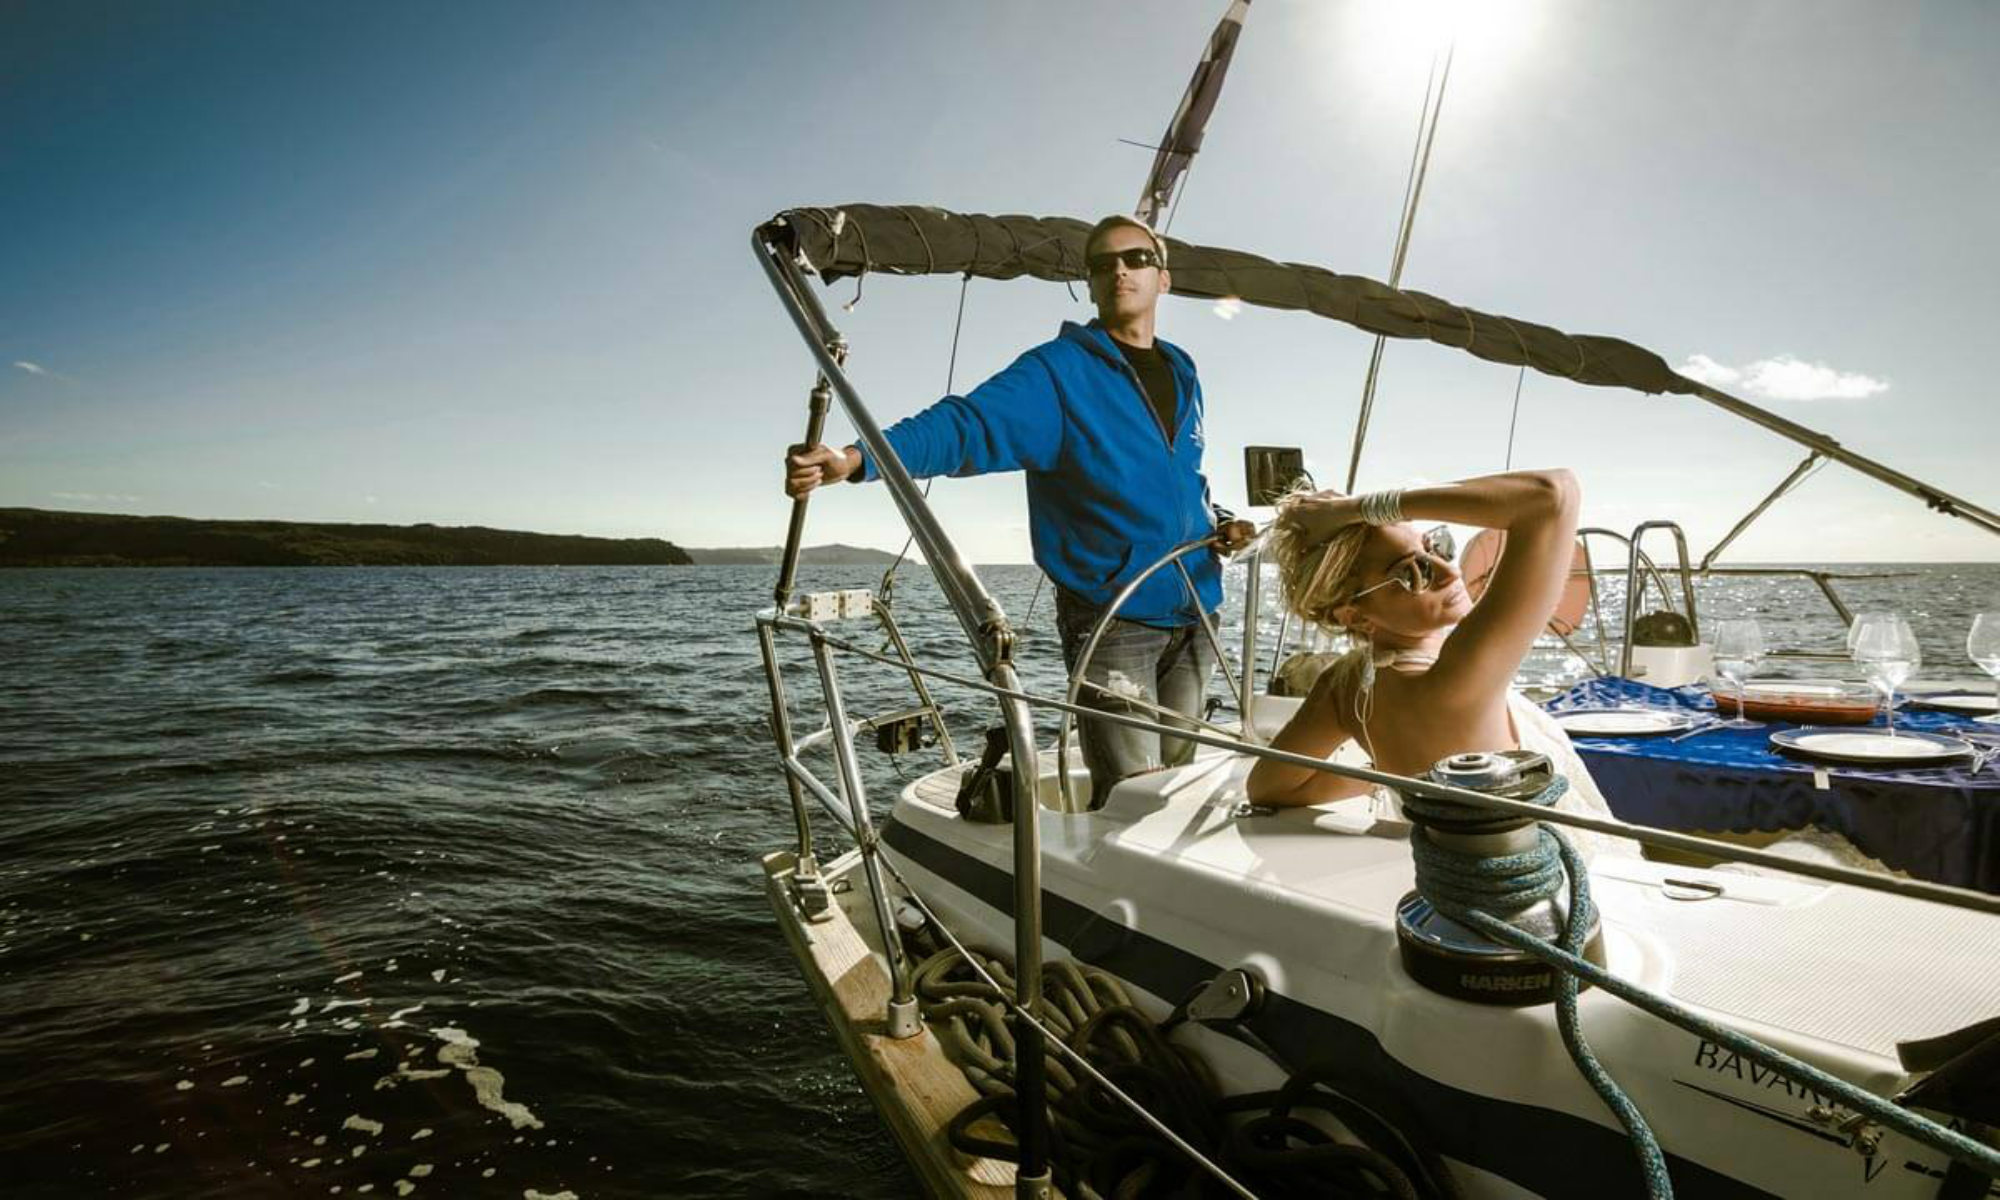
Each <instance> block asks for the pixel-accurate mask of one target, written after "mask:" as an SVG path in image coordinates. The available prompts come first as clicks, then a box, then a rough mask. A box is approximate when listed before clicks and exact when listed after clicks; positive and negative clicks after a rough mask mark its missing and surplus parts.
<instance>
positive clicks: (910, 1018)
mask: <svg viewBox="0 0 2000 1200" xmlns="http://www.w3.org/2000/svg"><path fill="white" fill-rule="evenodd" d="M812 651H813V661H814V662H815V663H816V664H818V666H819V685H820V690H821V691H822V692H824V693H825V694H826V713H827V720H828V724H829V727H830V728H832V730H833V755H834V763H835V764H836V765H837V766H838V767H839V769H840V790H841V791H842V792H843V793H845V794H846V796H847V807H848V811H849V812H850V813H851V814H852V816H853V818H854V839H855V842H856V843H857V844H858V845H859V847H860V850H861V869H862V871H863V872H865V873H866V874H867V876H868V899H869V901H870V902H871V904H872V905H873V907H874V910H875V924H876V925H877V927H878V928H879V929H880V931H881V934H882V948H883V951H884V953H885V954H886V956H887V957H888V959H889V981H890V991H889V1021H888V1033H889V1036H890V1037H893V1038H906V1037H915V1036H916V1035H917V1034H919V1033H922V1032H923V1028H924V1023H923V1019H922V1018H921V1017H919V1016H918V1015H917V993H916V987H915V984H914V981H913V977H914V975H915V969H914V968H913V967H912V966H911V965H910V955H909V952H908V951H907V950H905V949H904V948H903V935H902V931H901V930H900V929H898V928H897V927H896V918H895V917H894V915H892V914H891V913H890V912H889V892H888V889H887V888H886V887H885V886H884V885H883V883H882V864H881V863H880V862H879V861H877V860H876V855H877V854H879V853H881V845H880V840H879V839H878V838H877V837H876V835H875V825H874V822H873V821H872V820H871V819H870V818H869V816H868V792H867V785H866V784H864V783H863V782H862V779H861V762H860V760H859V759H857V758H856V757H855V755H854V736H853V733H852V731H851V729H850V727H849V725H848V724H847V705H846V703H845V702H844V701H843V700H842V699H841V695H840V679H839V676H838V675H837V674H836V673H835V670H836V669H835V667H834V665H833V655H832V654H831V653H829V652H828V650H827V644H826V634H825V633H823V632H820V631H817V630H815V631H814V633H813V636H812Z"/></svg>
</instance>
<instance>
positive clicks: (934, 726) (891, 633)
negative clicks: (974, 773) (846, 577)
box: [870, 596, 958, 767]
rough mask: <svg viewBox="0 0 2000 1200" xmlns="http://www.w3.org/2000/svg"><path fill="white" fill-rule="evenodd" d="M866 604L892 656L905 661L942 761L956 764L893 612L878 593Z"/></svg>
mask: <svg viewBox="0 0 2000 1200" xmlns="http://www.w3.org/2000/svg"><path fill="white" fill-rule="evenodd" d="M870 607H872V608H873V609H874V612H875V619H876V620H877V621H878V622H880V624H881V626H882V632H883V634H885V635H886V636H887V637H888V639H889V641H890V643H891V644H892V645H894V646H895V647H896V657H898V658H900V659H902V660H903V661H904V662H905V663H907V664H909V674H910V686H911V687H912V688H915V689H916V692H917V703H918V704H919V705H921V706H922V709H923V713H922V715H923V716H925V717H926V718H928V719H929V720H930V723H931V730H932V732H934V733H936V734H937V739H938V746H939V748H940V749H942V750H943V751H944V761H945V765H947V766H953V767H955V766H957V765H958V747H957V746H956V745H954V744H953V743H952V740H951V730H950V729H948V728H946V727H945V723H944V712H943V711H942V710H941V709H939V708H938V706H937V701H936V700H933V699H932V698H931V689H930V688H929V687H928V686H927V685H926V684H925V683H924V677H923V676H922V675H921V674H919V673H918V672H917V662H916V659H914V658H912V657H910V644H909V643H908V642H906V641H904V640H903V631H902V629H901V628H900V627H898V626H897V624H896V614H894V613H893V612H890V611H889V606H888V605H886V604H884V603H882V598H881V597H880V596H876V597H875V598H874V601H873V603H872V604H871V606H870ZM899 715H900V714H899Z"/></svg>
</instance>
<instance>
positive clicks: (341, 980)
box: [334, 971, 366, 983]
mask: <svg viewBox="0 0 2000 1200" xmlns="http://www.w3.org/2000/svg"><path fill="white" fill-rule="evenodd" d="M365 973H366V972H363V971H349V972H348V973H347V974H345V975H342V976H341V977H340V978H338V979H336V980H334V982H335V983H347V982H348V981H350V980H354V979H359V978H361V976H362V975H364V974H365Z"/></svg>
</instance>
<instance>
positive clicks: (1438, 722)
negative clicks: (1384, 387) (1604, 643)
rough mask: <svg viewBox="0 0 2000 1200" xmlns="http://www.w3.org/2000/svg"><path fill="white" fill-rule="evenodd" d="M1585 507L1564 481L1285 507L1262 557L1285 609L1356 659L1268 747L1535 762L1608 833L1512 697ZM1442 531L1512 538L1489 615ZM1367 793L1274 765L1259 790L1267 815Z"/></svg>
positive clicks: (1402, 758)
mask: <svg viewBox="0 0 2000 1200" xmlns="http://www.w3.org/2000/svg"><path fill="white" fill-rule="evenodd" d="M1577 505H1578V489H1577V484H1576V479H1575V477H1574V476H1572V475H1571V474H1570V473H1569V472H1568V471H1563V470H1555V471H1512V472H1509V473H1507V474H1504V475H1486V476H1481V477H1480V478H1477V479H1463V480H1460V481H1458V482H1456V483H1448V484H1444V485H1442V486H1439V487H1426V488H1414V489H1411V490H1408V491H1396V492H1375V493H1371V494H1369V495H1365V496H1343V495H1341V494H1339V493H1337V492H1330V491H1329V492H1314V493H1310V494H1300V495H1297V496H1294V497H1292V498H1291V499H1289V500H1287V501H1285V502H1284V503H1282V504H1281V505H1280V508H1279V513H1278V518H1277V521H1276V522H1275V523H1274V525H1273V527H1272V530H1271V533H1270V535H1269V541H1268V543H1267V551H1266V553H1267V554H1268V555H1269V557H1271V558H1272V559H1274V560H1275V561H1276V563H1277V564H1278V572H1279V578H1280V581H1281V585H1282V588H1283V592H1284V597H1285V604H1286V605H1287V607H1289V608H1290V609H1291V610H1292V612H1293V613H1295V614H1296V615H1297V616H1299V617H1300V618H1301V619H1302V620H1305V621H1310V622H1313V623H1315V624H1317V625H1319V626H1321V627H1322V628H1326V629H1333V630H1345V631H1347V632H1348V633H1349V634H1350V635H1352V637H1353V638H1354V639H1355V640H1356V641H1357V642H1358V643H1359V644H1358V646H1357V647H1356V648H1355V649H1353V650H1350V651H1349V652H1348V653H1347V654H1346V655H1344V656H1343V657H1342V658H1341V659H1339V660H1338V661H1336V662H1335V663H1334V664H1333V665H1332V666H1331V667H1329V668H1328V669H1327V671H1326V672H1325V673H1324V674H1322V675H1321V676H1320V678H1319V680H1318V682H1317V683H1315V684H1314V685H1313V687H1312V690H1311V692H1310V693H1309V694H1308V695H1307V696H1306V698H1305V701H1304V703H1303V704H1302V705H1301V706H1300V708H1299V711H1298V713H1297V714H1296V715H1295V716H1293V717H1292V719H1291V721H1290V722H1288V723H1287V724H1286V725H1285V728H1284V729H1283V731H1281V732H1280V733H1279V734H1278V736H1277V738H1276V740H1275V741H1274V742H1273V743H1272V744H1273V745H1274V746H1275V747H1276V748H1278V749H1280V750H1289V751H1292V752H1293V753H1297V754H1306V755H1311V756H1313V757H1316V758H1324V757H1328V756H1330V755H1332V754H1333V753H1334V751H1336V750H1338V749H1339V748H1340V747H1341V746H1342V745H1344V744H1345V743H1346V742H1348V741H1349V740H1355V741H1358V742H1359V743H1360V744H1361V748H1362V749H1363V750H1364V751H1365V752H1366V753H1367V755H1368V757H1369V758H1370V759H1371V760H1372V761H1373V763H1374V764H1375V766H1376V767H1377V768H1378V769H1380V770H1384V771H1391V772H1394V773H1396V774H1399V775H1417V774H1422V773H1423V772H1424V771H1426V770H1428V769H1429V768H1430V767H1431V765H1432V764H1434V763H1436V762H1437V761H1438V760H1439V759H1441V758H1446V757H1448V756H1450V755H1453V754H1460V753H1464V752H1467V751H1475V750H1511V749H1528V750H1533V751H1537V752H1540V753H1543V754H1547V755H1548V756H1549V757H1550V760H1551V763H1552V765H1553V766H1554V767H1555V769H1556V770H1557V771H1559V772H1561V773H1562V774H1563V775H1565V776H1567V777H1568V778H1569V782H1570V788H1569V792H1568V793H1567V795H1565V796H1564V797H1563V798H1562V800H1561V801H1560V802H1559V804H1558V807H1560V808H1564V809H1569V810H1572V811H1582V812H1587V813H1590V814H1592V815H1597V816H1605V817H1609V816H1610V815H1611V812H1610V808H1609V807H1608V806H1607V805H1606V804H1605V802H1604V798H1603V796H1602V795H1601V794H1599V792H1598V791H1597V788H1596V786H1595V784H1593V783H1592V782H1591V780H1590V776H1589V774H1588V772H1587V771H1586V770H1585V769H1584V766H1583V763H1582V761H1581V760H1580V759H1578V758H1577V756H1576V752H1575V751H1574V750H1573V749H1571V747H1570V745H1569V739H1568V738H1567V737H1566V736H1565V735H1564V734H1563V732H1562V730H1561V729H1560V728H1559V727H1558V726H1556V725H1555V723H1554V721H1552V720H1551V719H1550V718H1549V717H1548V715H1547V714H1546V713H1544V712H1543V711H1542V710H1541V709H1540V708H1539V707H1538V706H1537V705H1535V704H1534V703H1533V702H1531V701H1529V700H1527V699H1526V698H1525V697H1522V696H1520V695H1519V694H1518V693H1516V692H1515V691H1514V689H1513V686H1512V683H1513V679H1514V674H1515V672H1516V671H1517V670H1519V668H1520V665H1521V660H1522V658H1523V657H1525V656H1526V654H1527V652H1528V648H1529V647H1530V646H1531V645H1533V644H1534V641H1535V638H1536V637H1537V636H1539V635H1540V634H1541V632H1542V629H1543V627H1544V626H1545V625H1547V623H1548V620H1549V615H1550V614H1551V613H1553V612H1554V611H1555V606H1556V601H1557V600H1558V599H1559V598H1560V596H1561V594H1562V589H1563V585H1564V583H1565V582H1566V580H1567V577H1568V573H1569V566H1570V555H1571V553H1572V548H1573V546H1574V544H1575V540H1576V520H1577ZM1441 522H1449V523H1452V524H1457V525H1477V526H1483V527H1485V528H1488V529H1500V530H1504V531H1505V532H1506V545H1505V548H1504V549H1503V550H1502V551H1501V554H1500V561H1499V564H1498V565H1497V566H1496V567H1495V568H1494V571H1493V575H1492V579H1491V581H1490V583H1489V584H1488V586H1487V589H1486V593H1485V595H1484V596H1483V597H1482V598H1481V599H1480V601H1479V603H1478V605H1477V606H1475V605H1474V604H1473V602H1472V598H1471V596H1469V595H1467V594H1466V590H1465V583H1464V581H1463V580H1462V579H1461V578H1460V577H1459V574H1458V571H1457V570H1456V569H1455V568H1454V567H1453V566H1452V564H1451V561H1450V557H1451V555H1450V551H1449V549H1448V538H1446V539H1437V538H1434V537H1432V536H1431V535H1428V534H1424V533H1421V532H1420V531H1419V530H1420V528H1421V527H1422V526H1425V525H1429V524H1435V523H1441ZM1434 532H1441V531H1434ZM1371 789H1372V785H1370V784H1367V783H1364V782H1362V781H1360V780H1355V779H1347V778H1343V777H1342V776H1339V775H1333V774H1329V773H1327V772H1324V771H1313V770H1309V769H1307V768H1304V767H1295V766H1290V765H1287V764H1285V763H1280V762H1273V761H1270V760H1268V759H1263V760H1259V761H1258V763H1257V765H1256V767H1255V768H1254V769H1253V770H1252V771H1251V773H1250V778H1249V791H1250V798H1251V799H1252V800H1254V801H1256V802H1258V803H1261V804H1275V805H1300V804H1314V803H1318V802H1320V801H1323V800H1339V799H1343V798H1346V797H1349V796H1358V795H1362V794H1364V793H1366V792H1368V791H1370V790H1371ZM1571 832H1572V833H1577V832H1579V831H1571ZM1578 840H1579V842H1580V843H1581V844H1582V845H1584V846H1585V847H1586V848H1587V849H1590V850H1604V849H1610V848H1612V847H1611V845H1610V844H1611V843H1617V848H1618V849H1620V850H1623V851H1625V852H1635V851H1634V849H1633V848H1632V847H1631V845H1630V844H1629V843H1625V842H1624V841H1623V840H1622V839H1616V838H1606V837H1601V836H1592V835H1584V836H1582V837H1580V838H1579V839H1578Z"/></svg>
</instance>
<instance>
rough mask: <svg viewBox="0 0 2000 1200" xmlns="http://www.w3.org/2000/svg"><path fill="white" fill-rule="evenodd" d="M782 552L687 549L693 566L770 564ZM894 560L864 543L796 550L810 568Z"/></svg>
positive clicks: (745, 548)
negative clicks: (863, 544)
mask: <svg viewBox="0 0 2000 1200" xmlns="http://www.w3.org/2000/svg"><path fill="white" fill-rule="evenodd" d="M784 552H785V548H784V547H783V546H721V547H716V548H713V549H708V550H704V549H702V548H701V547H699V546H690V547H688V549H687V554H688V557H689V558H690V559H691V560H693V562H694V564H695V565H696V566H703V567H705V566H772V567H775V566H777V565H778V556H779V555H781V554H783V553H784ZM895 561H896V556H895V555H893V554H890V553H889V552H888V551H886V550H870V549H869V548H867V547H866V546H843V545H841V544H839V543H837V542H836V543H835V544H833V545H831V546H807V547H805V548H804V549H803V550H800V551H799V562H801V563H803V564H805V565H807V566H813V567H856V566H859V567H886V566H888V565H889V564H890V563H892V562H895Z"/></svg>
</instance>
